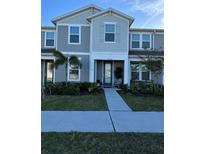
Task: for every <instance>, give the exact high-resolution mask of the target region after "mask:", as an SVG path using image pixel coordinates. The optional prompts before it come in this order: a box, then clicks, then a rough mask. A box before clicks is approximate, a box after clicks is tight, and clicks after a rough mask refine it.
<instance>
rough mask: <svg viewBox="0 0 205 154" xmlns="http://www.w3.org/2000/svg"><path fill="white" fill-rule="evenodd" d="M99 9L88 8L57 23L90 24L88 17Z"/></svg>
mask: <svg viewBox="0 0 205 154" xmlns="http://www.w3.org/2000/svg"><path fill="white" fill-rule="evenodd" d="M97 12H99V11H97V10H96V9H94V10H92V9H88V10H85V11H83V12H80V13H77V14H76V15H73V16H70V17H67V18H64V19H62V20H59V21H58V22H57V23H58V24H62V23H63V24H88V21H87V19H86V18H87V17H88V16H90V15H93V14H95V13H97Z"/></svg>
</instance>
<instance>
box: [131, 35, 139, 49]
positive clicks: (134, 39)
mask: <svg viewBox="0 0 205 154" xmlns="http://www.w3.org/2000/svg"><path fill="white" fill-rule="evenodd" d="M132 48H140V34H132Z"/></svg>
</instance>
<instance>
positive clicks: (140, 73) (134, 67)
mask: <svg viewBox="0 0 205 154" xmlns="http://www.w3.org/2000/svg"><path fill="white" fill-rule="evenodd" d="M130 67H131V80H143V81H147V80H151V77H150V73H151V72H150V71H149V70H148V69H147V67H146V65H145V64H141V63H131V65H130Z"/></svg>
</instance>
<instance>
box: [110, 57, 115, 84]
mask: <svg viewBox="0 0 205 154" xmlns="http://www.w3.org/2000/svg"><path fill="white" fill-rule="evenodd" d="M111 69H112V86H114V84H115V72H114V69H115V66H114V60H113V61H112V67H111Z"/></svg>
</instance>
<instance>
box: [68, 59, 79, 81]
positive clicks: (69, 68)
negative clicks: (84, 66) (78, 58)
mask: <svg viewBox="0 0 205 154" xmlns="http://www.w3.org/2000/svg"><path fill="white" fill-rule="evenodd" d="M70 70H78V79H77V80H71V79H70ZM80 71H81V69H80V66H78V69H72V68H71V67H70V63H69V62H68V76H67V81H76V82H79V81H80Z"/></svg>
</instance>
